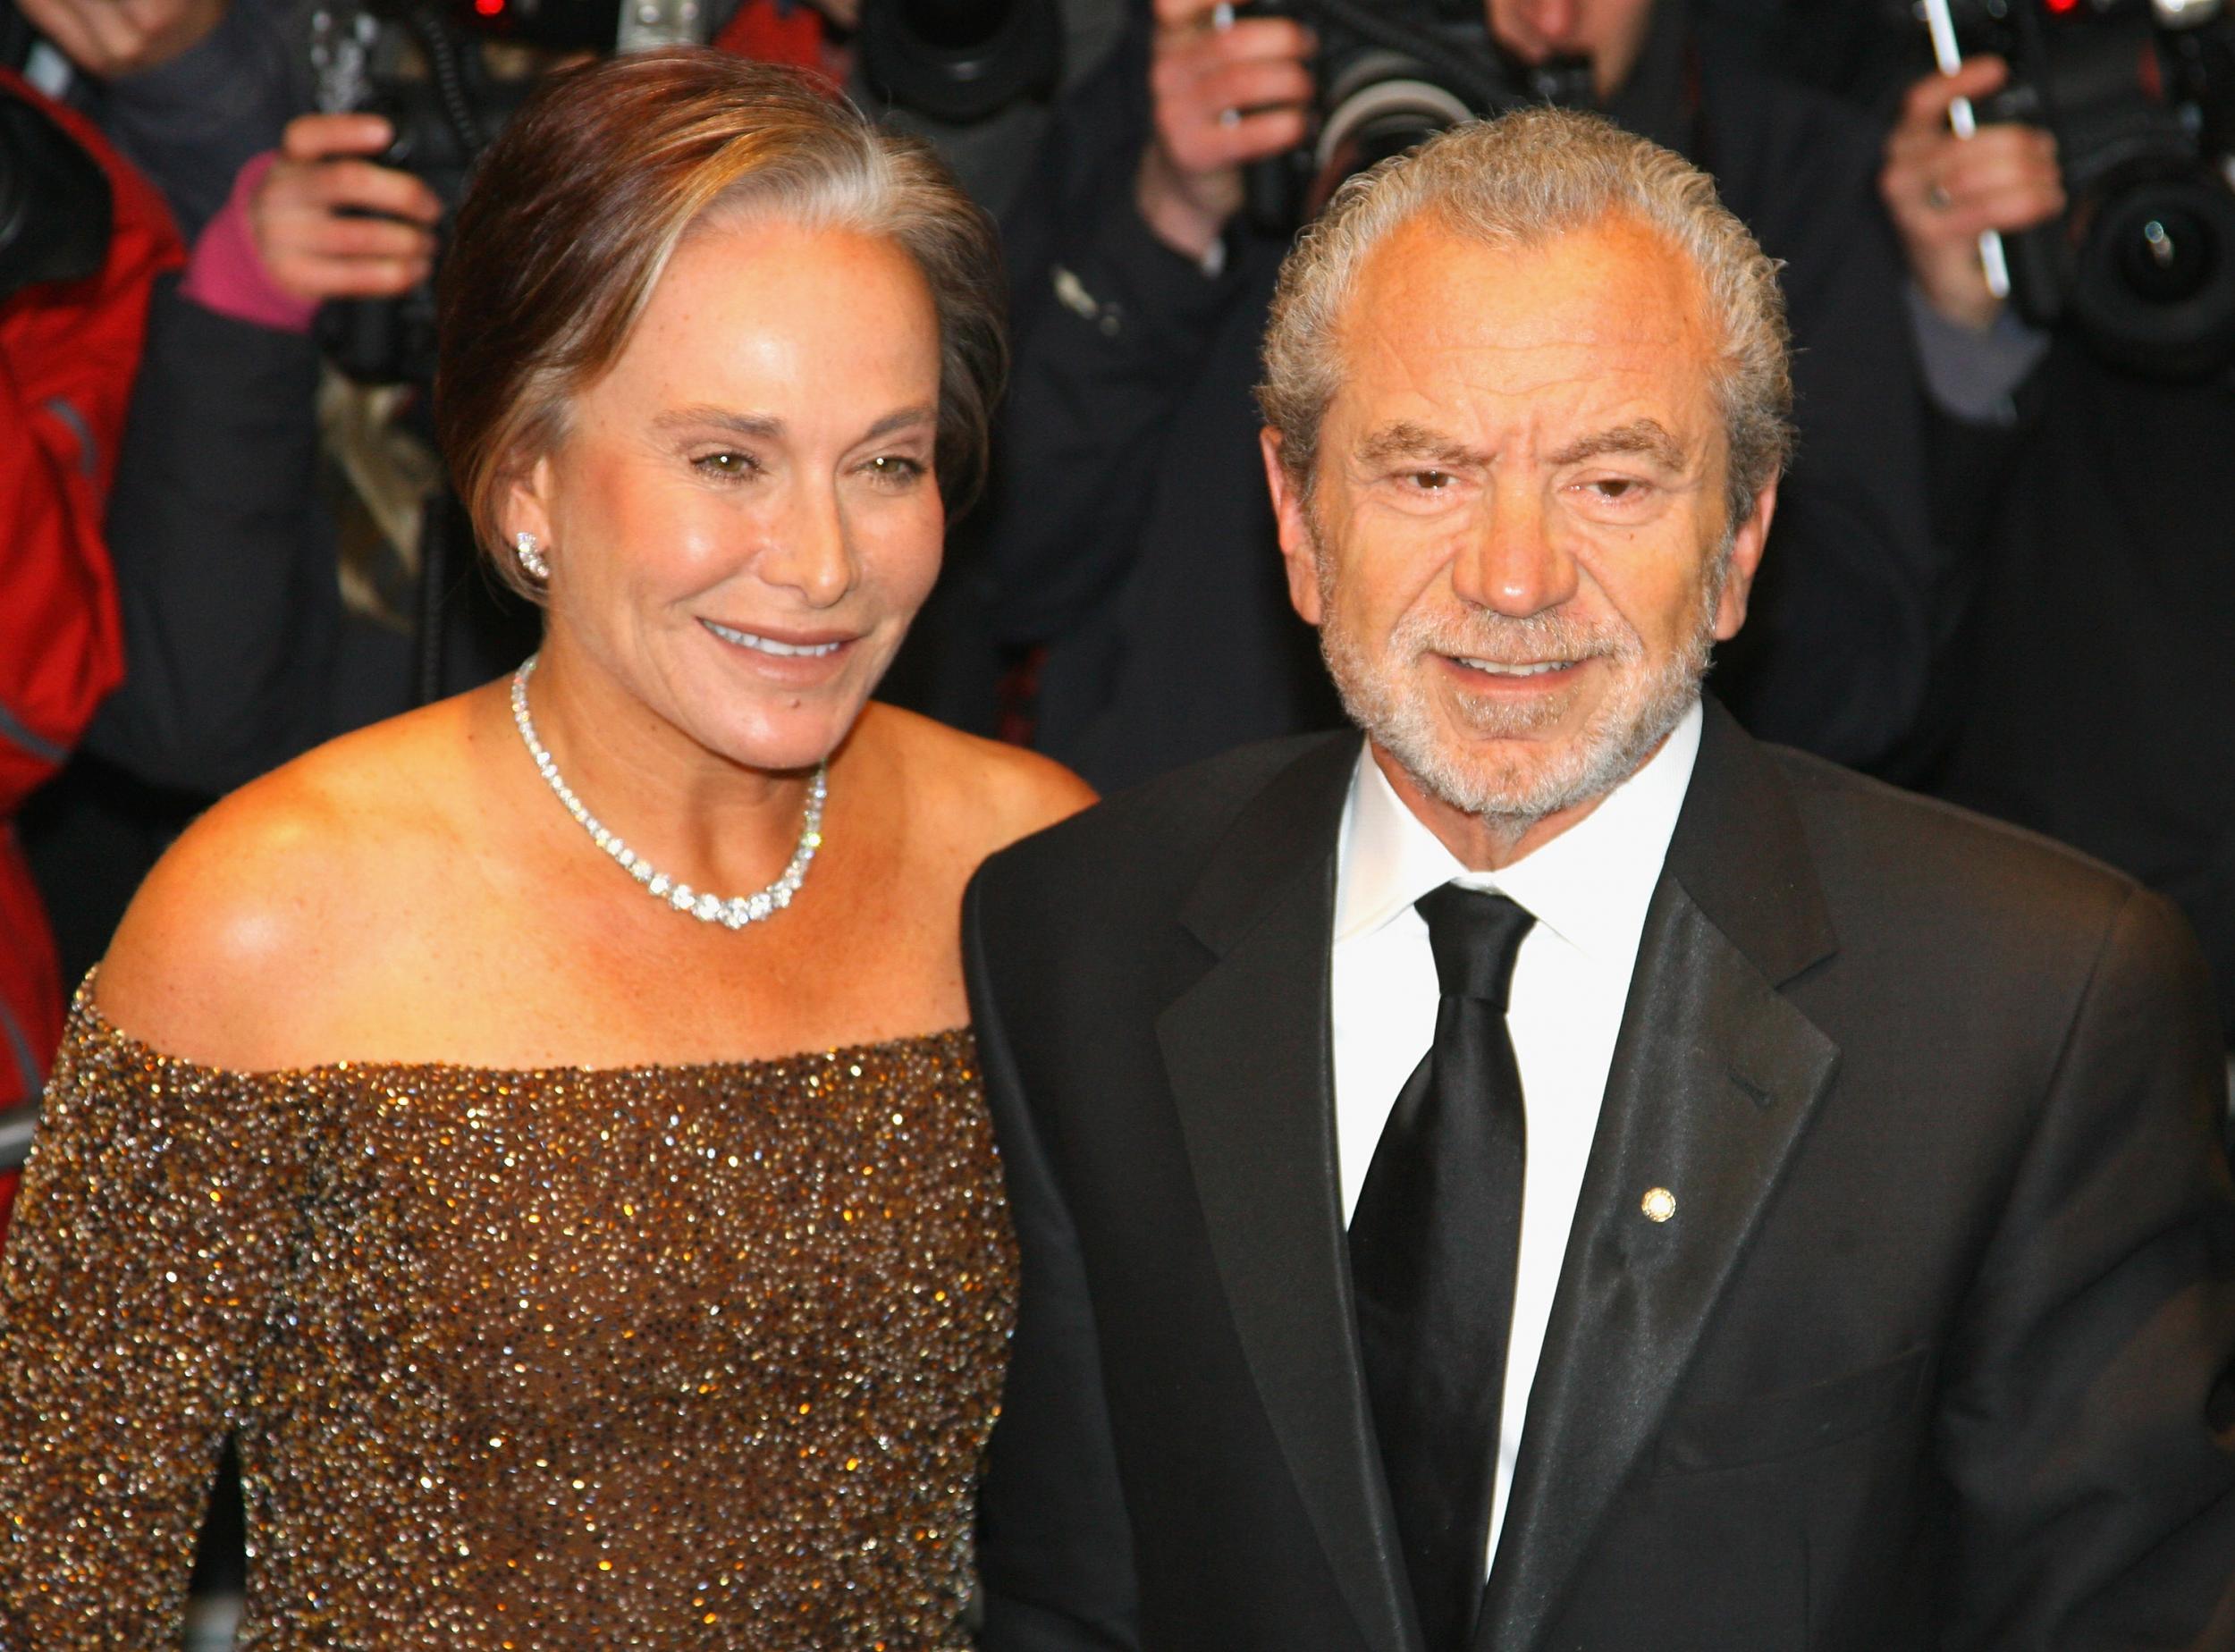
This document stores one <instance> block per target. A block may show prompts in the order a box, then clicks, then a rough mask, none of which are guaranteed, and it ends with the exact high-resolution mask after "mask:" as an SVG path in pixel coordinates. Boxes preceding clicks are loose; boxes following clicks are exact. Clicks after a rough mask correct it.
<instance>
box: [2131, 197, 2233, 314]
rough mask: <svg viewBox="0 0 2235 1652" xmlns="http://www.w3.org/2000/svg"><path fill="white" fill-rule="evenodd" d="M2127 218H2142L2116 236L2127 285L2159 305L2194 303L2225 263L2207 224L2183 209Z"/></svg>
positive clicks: (2132, 215)
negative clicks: (2221, 259)
mask: <svg viewBox="0 0 2235 1652" xmlns="http://www.w3.org/2000/svg"><path fill="white" fill-rule="evenodd" d="M2125 216H2128V217H2139V219H2140V222H2139V223H2123V224H2121V225H2120V226H2118V228H2117V230H2116V231H2115V232H2114V233H2115V234H2116V235H2117V243H2116V245H2115V246H2114V247H2113V252H2112V256H2113V257H2115V258H2116V259H2117V260H2118V262H2119V273H2120V274H2121V275H2123V276H2125V277H2126V282H2127V285H2129V286H2130V287H2132V288H2133V289H2134V291H2136V292H2138V293H2139V294H2140V295H2141V296H2142V297H2143V298H2145V299H2149V300H2150V301H2151V302H2153V303H2157V304H2173V303H2178V302H2179V301H2180V300H2181V299H2189V298H2194V297H2195V296H2196V294H2197V290H2198V289H2200V288H2201V287H2202V286H2203V285H2204V283H2205V282H2207V281H2209V280H2210V279H2211V278H2212V271H2213V269H2214V266H2215V265H2217V263H2218V262H2219V253H2220V249H2219V247H2218V246H2217V245H2216V244H2215V243H2214V240H2213V237H2212V232H2211V230H2210V228H2209V227H2208V226H2206V224H2205V222H2204V220H2203V219H2202V218H2201V217H2199V216H2197V215H2196V214H2195V213H2193V212H2189V211H2186V210H2184V209H2182V208H2180V207H2178V206H2175V207H2172V208H2169V209H2167V210H2164V211H2161V212H2155V213H2150V212H2145V213H2141V214H2130V215H2125Z"/></svg>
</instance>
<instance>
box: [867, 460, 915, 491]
mask: <svg viewBox="0 0 2235 1652" xmlns="http://www.w3.org/2000/svg"><path fill="white" fill-rule="evenodd" d="M862 470H863V472H864V474H865V475H867V476H869V478H870V479H871V480H872V481H875V482H881V483H886V484H889V485H893V486H896V487H897V486H901V485H906V484H907V483H910V482H913V481H915V479H916V478H917V477H919V476H922V475H923V474H924V461H923V460H922V459H907V458H904V457H903V456H902V455H900V454H898V453H880V454H878V455H877V457H876V458H874V459H870V460H869V461H868V462H867V463H865V464H864V465H863V466H862Z"/></svg>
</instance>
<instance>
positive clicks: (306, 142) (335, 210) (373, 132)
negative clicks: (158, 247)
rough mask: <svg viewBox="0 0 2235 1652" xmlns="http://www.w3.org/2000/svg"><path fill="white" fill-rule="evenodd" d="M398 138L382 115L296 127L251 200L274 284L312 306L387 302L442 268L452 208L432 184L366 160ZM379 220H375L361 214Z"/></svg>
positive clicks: (252, 223)
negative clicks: (439, 233)
mask: <svg viewBox="0 0 2235 1652" xmlns="http://www.w3.org/2000/svg"><path fill="white" fill-rule="evenodd" d="M393 136H394V133H393V131H392V130H391V129H390V127H389V124H388V122H386V121H384V120H383V119H381V117H380V116H378V115H376V114H306V115H301V116H299V117H298V118H297V119H295V120H292V121H290V122H288V124H287V131H286V132H285V134H284V135H283V137H282V138H281V139H280V152H279V159H278V160H277V161H276V162H274V164H273V165H272V169H271V170H270V171H269V172H267V173H265V175H264V179H263V181H262V182H261V183H260V184H259V185H258V186H257V191H256V195H255V198H254V199H253V200H252V201H251V202H250V204H249V228H250V232H251V233H252V234H253V235H254V237H255V240H256V248H257V256H258V257H260V258H262V260H263V262H264V267H265V271H266V274H269V276H270V277H271V280H272V284H273V285H274V286H275V287H277V288H279V289H280V290H281V291H284V292H288V293H291V294H292V295H293V296H295V297H296V298H299V299H304V300H306V301H308V302H310V303H322V302H324V301H325V299H382V298H392V297H393V296H395V295H396V294H397V293H400V292H405V291H409V290H410V289H411V288H412V287H414V286H416V285H417V283H418V282H422V281H425V280H426V276H427V272H428V271H429V270H430V269H431V268H433V267H434V231H433V228H432V226H433V225H434V223H435V222H436V220H438V219H439V218H440V217H441V216H442V215H443V203H442V201H441V200H440V199H439V198H437V197H436V195H435V193H434V190H432V189H430V188H429V187H428V186H427V184H426V181H424V180H422V179H419V178H417V177H414V176H413V175H412V174H411V173H408V172H402V171H399V170H398V169H397V168H395V167H392V166H381V165H377V164H375V163H373V162H371V161H368V160H365V159H362V158H361V157H362V156H368V155H377V154H379V153H380V152H381V151H382V150H383V149H384V148H386V147H388V144H389V142H390V140H391V139H392V138H393ZM361 214H373V215H374V216H360V215H361Z"/></svg>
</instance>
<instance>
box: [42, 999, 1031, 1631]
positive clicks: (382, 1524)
mask: <svg viewBox="0 0 2235 1652" xmlns="http://www.w3.org/2000/svg"><path fill="white" fill-rule="evenodd" d="M1014 1254H1015V1253H1014V1250H1013V1246H1012V1242H1011V1238H1010V1235H1009V1230H1008V1218H1007V1211H1006V1207H1005V1205H1004V1203H1003V1200H1002V1195H1001V1184H1000V1178H999V1163H998V1160H997V1158H996V1156H995V1153H994V1150H993V1145H992V1142H991V1136H990V1134H989V1131H988V1127H987V1125H986V1121H985V1115H984V1109H983V1102H982V1096H981V1092H980V1087H979V1082H978V1075H977V1071H976V1066H975V1050H974V1045H973V1043H972V1041H971V1038H970V1035H969V1033H967V1031H966V1030H957V1031H955V1032H950V1033H938V1034H934V1035H931V1036H928V1037H923V1038H913V1039H906V1040H901V1041H896V1042H891V1043H885V1044H878V1045H873V1046H865V1047H863V1048H859V1049H844V1050H839V1051H835V1052H830V1053H817V1054H813V1055H803V1056H798V1057H793V1058H784V1059H779V1060H772V1061H753V1062H732V1063H721V1064H713V1065H705V1066H652V1067H642V1068H635V1069H627V1070H620V1069H607V1068H596V1069H586V1068H573V1069H554V1070H550V1071H543V1072H521V1073H509V1072H498V1071H493V1070H489V1069H484V1068H472V1067H458V1066H426V1065H422V1066H401V1065H395V1066H381V1065H355V1064H341V1065H335V1066H323V1067H316V1068H311V1069H306V1070H303V1071H299V1072H290V1073H264V1074H254V1075H250V1074H241V1073H233V1072H227V1071H222V1070H218V1069H214V1068H209V1067H203V1066H193V1065H190V1064H189V1063H186V1062H183V1061H179V1060H175V1059H172V1058H167V1057H165V1056H163V1055H160V1054H158V1053H156V1051H153V1050H151V1049H148V1048H147V1047H146V1046H144V1045H142V1044H139V1043H137V1042H135V1041H133V1040H131V1038H129V1037H127V1036H125V1035H124V1034H123V1033H120V1032H119V1031H117V1030H116V1029H115V1028H114V1027H112V1026H110V1025H109V1024H107V1023H106V1022H105V1021H104V1020H103V1018H102V1017H101V1016H100V1014H99V1012H98V1011H97V1009H96V1008H95V1007H94V1005H93V1003H92V1000H91V996H90V990H89V989H88V990H80V994H79V999H78V1003H77V1005H76V1007H75V1008H74V1010H73V1012H72V1023H71V1029H70V1033H69V1036H68V1039H67V1041H65V1043H64V1046H63V1052H62V1054H61V1056H60V1058H58V1060H57V1063H56V1066H55V1076H54V1079H53V1082H52V1083H51V1084H50V1085H49V1087H48V1091H47V1097H46V1118H45V1121H44V1123H43V1124H42V1125H41V1127H40V1131H39V1135H38V1142H37V1145H36V1147H35V1149H34V1151H33V1155H32V1159H31V1164H30V1171H29V1175H28V1176H27V1178H26V1181H25V1184H24V1188H23V1191H22V1193H21V1197H20V1199H19V1201H18V1203H17V1207H16V1212H15V1218H14V1222H13V1228H12V1230H11V1232H10V1235H9V1238H8V1242H7V1248H6V1253H5V1258H4V1268H0V1281H4V1283H0V1521H4V1538H5V1541H4V1542H0V1647H4V1648H9V1652H31V1649H33V1648H39V1649H44V1648H90V1647H148V1646H162V1645H175V1644H176V1640H177V1636H178V1633H179V1629H178V1623H179V1617H180V1611H181V1597H182V1595H183V1592H184V1589H185V1585H186V1579H187V1573H188V1570H189V1565H190V1556H191V1548H192V1543H193V1539H194V1537H195V1534H196V1532H197V1531H198V1528H199V1524H200V1521H201V1516H202V1512H203V1506H204V1504H205V1501H206V1498H207V1490H208V1487H209V1483H210V1479H211V1476H212V1472H213V1467H214V1464H215V1460H216V1456H217V1454H218V1450H219V1446H220V1444H221V1442H222V1440H223V1437H224V1435H225V1434H226V1433H227V1432H228V1431H235V1432H237V1436H238V1439H239V1443H240V1459H241V1470H242V1479H243V1485H244V1491H245V1495H246V1499H247V1514H248V1530H249V1583H248V1601H247V1606H246V1612H245V1622H244V1626H243V1633H242V1637H241V1640H242V1644H243V1645H244V1646H248V1647H254V1648H289V1649H293V1648H306V1649H307V1648H318V1649H319V1652H331V1649H332V1648H417V1647H433V1646H438V1645H439V1646H442V1647H445V1648H457V1647H475V1648H481V1647H486V1648H569V1649H573V1648H609V1647H677V1648H702V1647H725V1648H727V1647H749V1648H772V1649H776V1648H803V1649H804V1648H814V1649H815V1652H832V1649H837V1648H846V1649H849V1652H850V1649H853V1648H889V1649H890V1652H898V1649H899V1648H963V1647H967V1646H968V1644H969V1640H968V1637H967V1634H966V1631H965V1630H964V1629H963V1627H962V1626H961V1623H960V1619H961V1615H962V1613H963V1609H964V1603H965V1601H966V1597H967V1595H968V1592H969V1588H970V1582H971V1576H972V1551H971V1536H970V1531H971V1519H972V1513H973V1503H972V1498H973V1488H974V1480H975V1477H976V1472H977V1469H978V1463H979V1458H980V1454H981V1452H982V1450H983V1446H984V1443H985V1439H986V1436H987V1433H988V1430H989V1429H990V1428H991V1423H992V1420H993V1417H994V1415H995V1412H996V1410H997V1408H998V1402H999V1385H1000V1373H1001V1368H1002V1361H1003V1354H1004V1350H1005V1348H1006V1344H1007V1338H1008V1330H1009V1326H1010V1323H1011V1320H1012V1317H1013V1313H1014V1304H1015V1278H1016V1268H1015V1260H1014Z"/></svg>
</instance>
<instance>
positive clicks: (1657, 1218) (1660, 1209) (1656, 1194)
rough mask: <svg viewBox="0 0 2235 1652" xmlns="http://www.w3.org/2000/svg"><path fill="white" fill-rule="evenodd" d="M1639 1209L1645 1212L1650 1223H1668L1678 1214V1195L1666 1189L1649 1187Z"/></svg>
mask: <svg viewBox="0 0 2235 1652" xmlns="http://www.w3.org/2000/svg"><path fill="white" fill-rule="evenodd" d="M1638 1208H1639V1209H1640V1210H1643V1211H1644V1212H1645V1219H1646V1220H1647V1221H1649V1222H1666V1220H1668V1218H1670V1217H1672V1216H1674V1215H1675V1214H1676V1195H1675V1194H1674V1193H1670V1192H1669V1191H1668V1189H1666V1187H1649V1188H1647V1189H1646V1190H1645V1198H1644V1199H1643V1200H1642V1201H1640V1203H1639V1206H1638Z"/></svg>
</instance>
